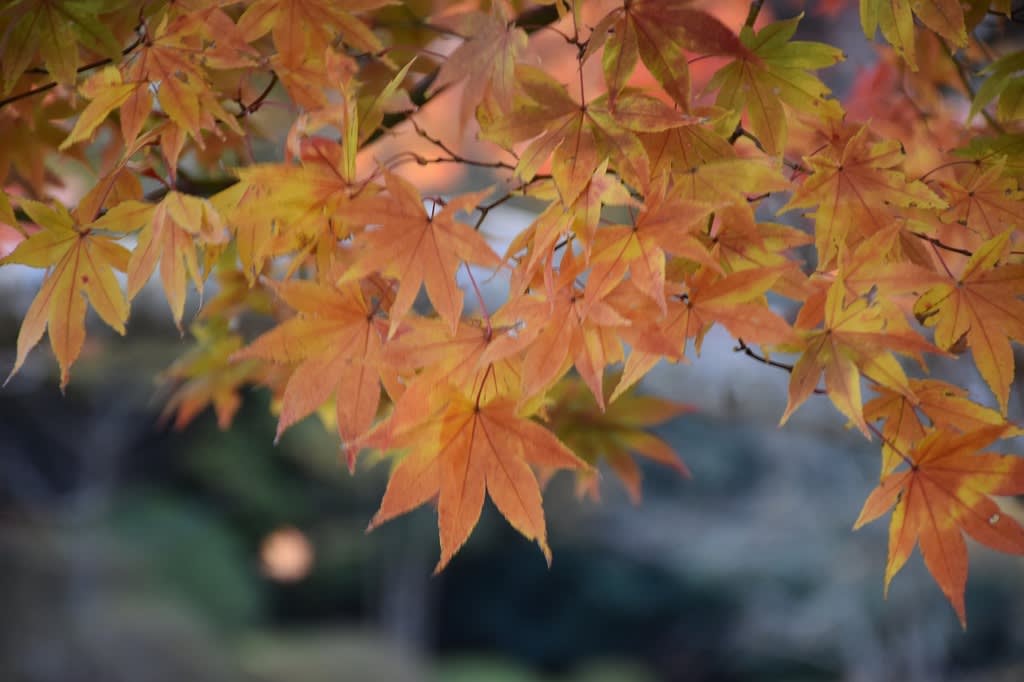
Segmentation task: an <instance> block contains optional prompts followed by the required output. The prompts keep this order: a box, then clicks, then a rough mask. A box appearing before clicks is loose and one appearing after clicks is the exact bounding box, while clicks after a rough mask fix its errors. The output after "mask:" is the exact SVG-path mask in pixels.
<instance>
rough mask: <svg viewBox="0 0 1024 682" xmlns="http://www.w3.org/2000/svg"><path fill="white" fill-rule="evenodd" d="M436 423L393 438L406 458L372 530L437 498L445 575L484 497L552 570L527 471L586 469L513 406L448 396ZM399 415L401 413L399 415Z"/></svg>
mask: <svg viewBox="0 0 1024 682" xmlns="http://www.w3.org/2000/svg"><path fill="white" fill-rule="evenodd" d="M438 388H439V387H436V386H435V393H440V392H445V393H446V394H447V395H446V398H447V402H446V403H445V406H444V408H443V410H442V412H441V413H440V414H439V415H436V416H434V415H431V418H430V420H429V421H426V422H423V423H422V424H421V425H419V427H418V428H407V429H404V430H402V431H401V432H397V433H396V432H394V431H390V432H389V431H387V430H383V431H382V433H389V434H390V437H388V438H386V440H385V443H386V446H387V447H389V448H400V449H407V450H409V452H408V454H407V455H405V457H404V458H403V459H402V460H401V461H400V462H399V463H398V465H397V466H396V467H395V469H394V470H393V471H392V472H391V478H390V479H389V480H388V486H387V489H386V490H385V492H384V498H383V500H381V505H380V509H379V510H378V511H377V513H376V514H375V515H374V517H373V519H372V520H371V521H370V526H369V530H372V529H373V528H375V527H377V526H379V525H380V524H382V523H384V522H385V521H388V520H389V519H392V518H394V517H396V516H399V515H401V514H404V513H406V512H408V511H410V510H412V509H415V508H416V507H419V506H420V505H422V504H424V503H425V502H427V501H429V500H430V499H432V498H433V497H434V496H435V495H436V496H437V497H438V504H437V510H438V526H439V530H440V538H441V558H440V560H439V561H438V563H437V567H436V568H435V572H437V571H440V570H442V569H443V568H444V567H445V566H446V565H447V564H448V562H449V561H450V560H451V558H452V557H453V556H454V555H455V553H456V552H458V551H459V549H460V548H461V547H462V545H463V544H464V543H465V542H466V540H467V539H468V538H469V535H470V533H471V532H472V531H473V528H474V527H475V526H476V524H477V521H478V520H479V518H480V511H481V508H482V507H483V503H484V494H485V492H486V493H487V494H488V495H489V496H490V498H491V500H492V501H493V502H494V504H495V506H496V507H497V508H498V511H499V512H501V514H502V515H503V516H504V517H505V518H506V519H508V522H509V523H510V524H512V527H513V528H515V529H516V530H517V531H519V532H520V533H522V534H523V535H524V536H525V537H526V538H527V539H529V540H534V541H536V542H537V544H538V545H539V546H540V549H541V552H543V553H544V557H545V559H547V561H548V563H549V564H550V563H551V550H550V549H549V547H548V543H547V528H546V525H545V522H544V509H543V507H542V506H541V493H540V487H539V486H538V484H537V477H536V475H535V474H534V472H533V470H532V469H531V468H530V465H531V464H532V465H534V466H541V467H548V468H554V469H579V468H586V467H587V465H586V463H584V462H582V461H581V460H580V459H578V458H577V457H576V455H574V454H573V453H572V451H571V450H569V448H567V447H566V446H565V445H564V444H563V443H562V442H561V441H559V440H558V439H557V438H556V437H555V436H554V435H553V434H552V433H551V432H550V431H548V430H547V429H545V428H544V427H542V426H541V425H539V424H537V423H535V422H533V421H530V420H529V419H524V418H522V417H520V416H519V415H518V413H517V411H516V406H515V402H514V401H513V400H510V399H509V398H506V397H503V398H497V399H495V400H492V401H490V402H487V403H482V402H481V401H479V400H471V399H469V398H467V397H466V396H465V395H464V394H463V393H461V392H457V391H454V390H451V389H448V390H447V391H445V390H444V389H443V388H441V390H440V391H439V390H438ZM396 409H397V408H396Z"/></svg>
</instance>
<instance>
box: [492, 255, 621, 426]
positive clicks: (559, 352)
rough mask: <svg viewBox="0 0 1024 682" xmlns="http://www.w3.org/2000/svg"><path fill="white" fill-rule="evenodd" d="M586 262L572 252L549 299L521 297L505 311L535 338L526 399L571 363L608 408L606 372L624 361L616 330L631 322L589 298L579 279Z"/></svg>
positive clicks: (526, 364) (525, 363)
mask: <svg viewBox="0 0 1024 682" xmlns="http://www.w3.org/2000/svg"><path fill="white" fill-rule="evenodd" d="M582 268H583V263H582V262H581V261H577V260H576V256H575V254H573V253H572V250H571V249H568V250H567V251H566V252H565V255H564V256H563V257H562V262H561V263H560V266H559V270H558V273H557V275H556V276H555V278H554V281H553V282H552V283H551V286H550V287H549V288H548V291H547V292H546V293H545V295H527V296H520V297H518V298H516V299H513V300H512V301H510V302H509V303H508V304H507V306H506V307H505V308H504V309H503V310H504V313H505V316H506V319H508V320H514V321H516V322H517V323H518V324H519V325H521V326H522V327H523V328H524V329H523V331H520V332H519V334H520V335H522V334H523V333H526V334H529V335H530V338H531V339H532V341H531V344H530V347H529V348H528V349H527V351H526V356H525V358H524V360H523V396H524V397H525V398H531V397H534V396H536V395H538V394H539V393H541V392H543V391H545V390H546V389H548V388H550V387H551V385H552V384H554V382H555V381H557V380H558V379H559V378H560V377H561V376H562V375H563V374H565V373H566V372H568V371H569V368H570V367H571V366H573V365H575V366H576V371H577V372H579V374H580V376H581V377H582V378H583V380H584V381H585V382H586V384H587V386H589V387H590V390H591V392H592V393H593V394H594V397H595V399H596V400H597V401H598V405H600V406H601V407H603V406H604V395H603V391H602V388H601V386H602V376H603V373H604V368H605V367H606V366H608V365H610V364H614V363H616V362H619V361H621V360H622V359H623V351H622V342H621V341H620V339H619V335H618V332H619V331H621V329H622V328H624V327H628V326H629V325H630V321H629V320H628V319H627V318H626V317H624V316H623V315H622V314H621V313H620V312H619V311H618V310H617V309H616V308H615V307H614V306H612V305H610V304H609V303H608V302H606V301H604V300H601V299H594V298H589V297H587V295H586V293H585V290H584V289H583V287H581V286H579V285H578V283H577V282H576V278H577V277H578V276H579V274H580V273H581V272H582Z"/></svg>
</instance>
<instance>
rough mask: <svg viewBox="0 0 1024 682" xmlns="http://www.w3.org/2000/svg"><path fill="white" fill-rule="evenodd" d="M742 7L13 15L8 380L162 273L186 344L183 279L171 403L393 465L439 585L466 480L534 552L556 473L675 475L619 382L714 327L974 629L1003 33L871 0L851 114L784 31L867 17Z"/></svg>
mask: <svg viewBox="0 0 1024 682" xmlns="http://www.w3.org/2000/svg"><path fill="white" fill-rule="evenodd" d="M762 4H763V3H762V1H761V0H755V1H754V2H750V3H747V2H702V1H701V0H585V1H583V0H575V1H573V0H548V1H547V2H526V1H509V0H493V1H492V2H470V1H467V2H444V1H442V0H408V1H406V2H399V1H397V0H344V1H341V2H339V1H338V0H148V1H146V2H138V3H136V2H125V1H124V0H4V1H3V2H0V139H2V142H0V181H2V184H0V187H2V189H3V191H2V192H0V223H4V224H5V225H4V226H2V227H0V230H5V231H4V232H0V236H2V237H3V240H4V242H3V244H5V245H6V246H4V247H3V251H2V253H3V255H4V257H3V259H2V260H0V266H3V268H5V269H6V268H15V267H25V266H27V267H28V268H37V269H39V270H41V271H42V273H43V275H42V279H41V285H40V287H39V290H38V293H37V294H36V295H35V298H34V300H32V302H31V305H30V306H29V307H28V309H27V311H26V312H25V313H24V320H23V322H22V325H21V328H20V332H19V334H18V342H17V356H16V359H15V362H14V366H13V368H12V369H11V374H12V375H13V374H16V373H17V372H18V371H19V369H21V368H22V366H23V364H24V363H25V362H26V359H27V358H28V357H29V354H30V352H31V351H32V349H33V348H34V347H36V346H37V345H38V344H39V342H40V340H41V339H42V337H43V336H44V334H46V335H47V336H48V338H49V345H50V347H51V348H52V350H53V355H54V356H55V357H56V362H57V366H58V367H59V373H60V384H61V386H64V385H65V384H66V383H67V382H68V381H69V380H70V378H71V373H72V368H73V367H74V364H75V362H76V360H77V359H78V358H79V355H80V353H81V351H82V348H83V343H84V342H85V340H86V327H87V325H86V321H87V319H88V318H90V316H91V315H90V313H89V309H90V308H91V309H92V311H93V312H94V313H95V316H96V317H98V318H99V320H101V321H102V322H103V323H105V324H106V325H108V326H110V327H111V328H113V329H114V330H116V331H117V332H119V333H121V334H124V333H125V332H126V330H127V327H128V321H129V312H130V307H131V305H132V301H133V299H135V297H136V295H137V294H139V292H140V290H142V288H143V287H144V286H145V285H146V284H147V282H149V281H150V280H151V279H152V278H153V276H154V275H155V274H156V273H157V272H159V284H160V285H161V286H162V290H163V293H164V294H165V296H166V300H167V303H168V306H169V308H170V315H171V317H172V318H173V320H174V322H175V323H176V324H177V325H178V326H179V328H181V326H182V324H184V319H185V317H186V303H187V298H188V296H187V294H188V291H189V290H190V289H195V290H197V291H198V292H204V290H205V292H206V293H205V295H204V296H203V298H202V305H201V307H199V310H198V312H197V313H195V314H194V316H193V315H191V314H189V315H188V317H190V318H191V320H190V322H189V325H190V326H189V329H190V330H191V334H192V335H193V336H194V337H195V344H194V346H193V347H192V348H191V349H190V350H188V352H187V353H186V354H184V355H183V357H182V358H181V359H180V360H179V361H178V362H177V363H175V364H174V365H173V366H172V367H171V368H169V369H168V371H167V372H166V374H165V378H166V379H167V381H168V382H170V384H171V386H172V387H173V392H172V393H171V397H170V400H169V404H168V406H167V410H168V414H169V415H173V416H174V418H175V420H176V422H177V423H178V424H179V425H183V424H185V423H187V422H189V421H190V420H191V419H192V418H193V417H194V416H195V415H197V414H198V413H199V412H201V411H202V410H203V409H205V408H206V407H207V406H212V407H213V408H214V410H215V411H216V414H217V417H218V420H219V423H220V424H221V426H222V427H224V428H226V427H227V426H228V425H229V424H230V422H231V420H232V418H233V415H234V413H235V412H236V410H237V408H238V407H239V404H240V401H241V396H242V395H243V394H244V392H245V391H246V390H248V388H249V387H252V386H262V387H266V388H268V389H269V390H270V391H272V392H273V394H274V396H275V398H276V401H275V404H276V405H277V406H278V407H279V416H278V434H279V435H280V433H281V432H283V431H285V430H286V429H288V428H289V427H290V426H291V425H293V424H295V423H296V422H298V421H300V420H302V419H304V418H306V417H308V416H310V415H312V414H314V413H318V414H320V415H321V418H322V419H324V420H325V422H327V423H328V424H329V425H330V427H331V428H335V429H336V430H337V433H338V436H339V438H340V442H341V447H342V449H343V452H344V454H345V457H346V458H347V461H348V464H349V466H350V467H354V466H355V465H356V463H357V457H359V456H360V455H361V453H362V456H363V457H367V456H368V455H367V454H366V453H373V456H374V457H378V458H384V459H386V460H387V461H390V462H391V476H390V481H389V483H388V486H387V489H386V491H385V492H384V496H383V500H382V502H381V505H380V509H379V511H378V512H377V513H376V515H375V516H374V517H373V519H372V521H371V522H370V526H371V528H372V527H374V526H376V525H379V524H381V523H384V522H387V521H389V520H391V519H393V518H395V517H397V516H399V515H401V514H404V513H405V512H407V511H410V510H412V509H414V508H417V507H419V506H421V505H423V504H425V503H428V502H432V501H433V502H436V505H437V513H438V525H439V529H440V551H441V555H440V561H439V562H438V569H442V568H444V566H445V565H447V564H448V562H449V561H450V560H451V559H452V557H453V556H454V555H455V554H456V553H457V552H458V551H459V549H460V547H462V545H463V544H464V543H465V542H466V540H467V538H468V537H469V536H470V534H471V532H472V530H473V528H474V526H475V525H476V523H477V520H478V518H479V515H480V512H481V508H482V506H483V503H484V499H485V497H489V498H490V499H491V500H492V502H493V503H494V505H495V506H496V507H497V509H498V510H499V511H500V512H501V513H502V514H503V515H504V516H505V518H507V519H508V521H509V523H511V524H512V526H514V527H515V528H516V529H517V530H518V531H519V532H520V533H522V534H523V535H524V536H525V537H526V538H528V539H530V540H533V541H535V542H536V543H537V544H538V545H539V546H540V548H541V550H542V552H543V553H544V554H545V556H547V557H548V558H549V559H550V550H549V547H548V542H547V536H546V526H545V517H544V512H543V509H542V504H541V491H542V487H543V483H544V482H545V481H546V480H547V478H548V477H550V476H551V475H553V473H554V472H555V471H557V470H559V469H568V470H570V471H571V472H573V475H575V477H576V481H577V489H578V490H579V491H580V493H581V494H584V495H589V496H592V497H597V495H598V492H599V486H601V485H609V482H608V481H607V480H600V479H599V477H598V475H597V471H598V469H599V468H602V467H607V468H609V469H611V470H612V471H614V472H615V473H616V474H617V475H618V477H619V478H621V479H622V481H623V482H624V483H625V485H626V487H627V489H628V490H629V492H630V494H631V495H633V496H634V497H639V494H640V474H639V471H640V470H639V468H638V466H637V463H636V461H635V460H634V459H633V458H634V457H635V456H640V457H646V458H650V459H652V460H655V461H657V462H659V463H662V464H665V465H668V466H670V467H674V468H675V469H677V470H679V471H680V472H682V473H686V469H685V467H684V466H683V464H682V463H681V461H680V460H679V459H678V457H677V455H676V454H675V453H674V452H672V450H671V449H670V448H669V447H668V446H667V445H666V444H665V443H664V442H663V441H661V440H660V439H658V438H657V437H655V436H653V435H652V434H650V433H649V431H648V430H647V429H648V427H650V426H652V425H655V424H658V423H660V422H662V421H665V420H667V419H669V418H670V417H672V416H675V415H677V414H679V413H681V412H684V411H686V409H687V408H685V407H684V406H680V405H676V404H674V403H671V402H668V401H665V400H661V399H656V398H651V397H643V396H640V395H637V394H635V393H634V388H635V387H636V385H637V382H638V381H640V380H641V379H642V378H643V377H644V375H645V374H647V373H648V372H650V371H651V370H652V369H653V368H654V367H655V366H656V365H657V364H658V363H659V362H660V361H662V360H667V361H669V362H691V361H696V359H697V357H698V356H699V355H700V350H701V344H702V342H703V341H704V339H705V335H706V334H707V332H708V331H709V329H711V328H712V327H714V326H716V325H720V326H721V327H723V328H724V329H725V331H727V332H728V334H730V335H731V336H732V337H733V338H734V340H735V341H734V345H735V350H736V351H737V352H739V353H743V354H745V355H746V356H749V358H750V361H751V362H762V363H768V364H771V365H774V366H775V367H778V368H779V370H780V371H788V372H789V374H790V379H789V394H788V404H787V405H786V408H785V411H784V413H782V414H781V415H780V416H781V422H782V423H785V422H786V421H787V419H789V418H790V416H791V415H792V414H793V413H794V412H795V411H797V410H799V409H800V407H801V405H803V404H804V403H805V401H807V400H809V399H812V394H815V393H818V394H822V397H820V398H813V399H816V400H830V401H831V402H832V404H833V405H834V406H835V408H836V410H837V411H838V413H839V415H840V416H841V419H842V420H844V421H845V422H847V423H848V425H849V426H850V427H851V428H853V429H856V430H859V431H860V432H861V433H863V435H864V437H865V438H867V439H869V440H871V441H872V442H874V443H876V444H877V445H878V447H879V451H880V481H879V484H878V487H877V488H876V489H875V490H874V491H873V492H871V493H870V495H869V497H868V498H867V501H866V502H865V504H864V508H863V511H862V512H861V515H860V517H859V518H858V519H857V520H856V524H855V527H859V526H860V525H862V524H865V523H868V522H870V521H873V520H874V519H877V518H879V517H881V516H883V515H886V514H890V513H891V518H890V541H889V560H888V565H887V566H886V569H885V583H886V585H888V583H889V581H890V580H891V579H892V577H893V575H894V574H895V573H897V572H898V571H899V570H900V568H901V567H902V566H903V565H904V563H905V562H906V561H907V559H908V557H909V556H910V554H911V553H912V552H913V550H914V548H915V546H916V547H919V548H920V551H921V553H922V555H923V557H924V561H925V564H926V565H927V567H928V569H929V570H930V572H931V573H932V575H933V576H934V577H935V580H936V581H937V583H938V584H939V586H940V587H941V589H942V591H943V592H944V593H945V595H946V597H947V598H948V599H949V600H950V602H951V603H952V605H953V607H954V609H955V610H956V612H957V614H958V615H959V617H960V620H961V622H965V619H966V616H965V606H964V589H965V584H966V580H967V569H968V559H967V546H966V544H965V538H964V533H965V532H966V534H967V535H969V536H970V537H972V538H973V539H975V540H977V541H979V542H982V543H984V544H986V545H989V546H991V547H994V548H996V549H999V550H1002V551H1005V552H1010V553H1014V554H1024V528H1022V527H1021V525H1020V524H1019V523H1018V522H1017V521H1016V520H1014V518H1013V517H1012V516H1011V515H1010V514H1007V513H1003V511H1001V508H1000V507H999V506H998V504H997V502H996V501H995V500H994V499H993V497H992V496H1001V495H1020V494H1024V459H1022V458H1021V457H1019V456H1015V455H1012V454H1009V455H1008V454H998V453H997V452H992V451H990V448H995V450H997V451H998V450H1000V449H1002V450H1004V451H1005V450H1007V447H1006V446H1007V445H1008V444H1004V447H1002V448H1000V445H999V442H1000V441H1001V440H1004V439H1007V438H1011V437H1015V436H1017V435H1019V434H1020V433H1021V431H1020V430H1019V429H1018V428H1017V427H1016V426H1015V425H1014V424H1013V423H1012V422H1011V421H1009V420H1008V417H1007V415H1008V414H1009V410H1010V408H1011V407H1012V406H1013V404H1012V403H1013V401H1011V387H1012V385H1013V383H1014V377H1015V366H1014V348H1013V342H1015V341H1016V342H1021V341H1024V300H1022V298H1021V297H1022V296H1024V191H1022V189H1021V179H1022V178H1024V51H1022V49H1021V42H1020V40H1019V38H1020V35H1021V31H1020V30H1019V29H1020V27H1021V26H1020V25H1021V23H1022V22H1024V17H1022V15H1021V14H1020V13H1019V12H1018V13H1016V14H1014V12H1013V9H1012V7H1011V3H1010V2H1009V0H1002V1H1000V0H996V1H994V2H991V3H990V2H989V0H966V1H961V0H938V1H936V2H910V0H891V1H890V0H885V1H883V0H860V2H859V12H860V20H861V25H862V28H863V37H864V39H865V40H867V41H872V43H873V45H874V47H873V49H874V50H875V51H876V53H877V59H876V60H875V61H874V63H873V65H871V66H869V67H865V68H864V69H862V70H861V71H860V73H859V74H858V75H857V77H856V80H855V82H854V84H853V86H852V88H851V91H850V93H849V96H848V97H846V98H844V100H843V101H840V100H839V99H836V98H835V97H834V96H833V95H832V93H831V92H830V89H829V88H828V87H826V85H825V83H824V82H823V80H822V78H823V77H824V78H826V80H827V73H828V70H829V69H830V67H833V66H835V65H837V64H839V63H840V62H842V61H843V60H844V58H845V56H844V54H843V53H842V51H841V50H839V49H838V48H836V47H834V46H831V45H828V44H825V43H822V42H816V41H814V40H808V39H798V38H797V37H796V36H797V34H798V32H800V31H801V29H802V24H801V22H807V21H808V20H809V19H813V20H814V21H816V22H818V25H821V23H820V22H822V21H823V19H822V18H821V16H820V14H821V13H822V12H838V11H842V10H844V9H846V5H854V4H856V3H853V2H841V1H839V2H837V1H833V2H821V3H806V5H807V6H806V7H804V6H803V3H800V2H789V3H788V4H787V3H776V4H772V5H770V6H768V5H766V6H765V7H762ZM787 7H788V8H789V9H791V12H790V14H789V15H788V16H787V15H785V14H784V13H783V12H784V10H785V9H786V8H787ZM803 11H806V12H808V13H809V15H814V16H809V17H805V16H804V14H803V13H802V12H803ZM853 11H854V14H855V12H856V10H853ZM771 14H774V15H775V16H770V15H771ZM800 35H802V36H805V37H806V38H813V37H814V36H813V35H810V34H806V33H801V34H800ZM1015 35H1016V39H1017V42H1016V43H1014V36H1015ZM875 41H877V42H875ZM257 159H259V160H257ZM465 171H472V173H466V172H465ZM460 174H461V175H460ZM460 177H461V178H462V179H463V180H465V182H461V183H458V182H456V181H458V180H459V179H460ZM453 187H469V188H470V189H469V190H467V191H464V192H461V193H459V192H456V193H453V192H452V188H453ZM503 204H510V205H511V204H517V205H519V206H523V207H526V208H528V209H529V210H531V211H533V216H534V217H533V219H532V222H530V223H529V225H528V226H527V227H525V229H522V230H521V231H518V232H517V231H516V230H509V228H508V226H507V225H504V224H503V223H502V220H501V219H500V217H498V216H500V212H499V211H498V210H496V209H498V207H499V206H502V205H503ZM517 229H518V228H517ZM118 273H123V276H121V275H119V274H118ZM495 282H498V283H501V285H502V287H503V290H504V297H503V298H502V300H501V301H498V302H497V303H496V302H495V300H494V299H493V297H492V298H491V299H490V300H488V297H487V296H485V295H484V293H482V292H483V290H484V289H486V288H488V287H493V285H494V284H495ZM253 330H255V331H253ZM260 330H262V333H260ZM940 358H941V359H942V360H943V363H944V365H945V366H947V367H948V366H949V363H950V362H951V361H953V360H954V359H956V362H958V363H960V364H964V365H967V366H973V367H974V368H976V369H977V372H978V374H979V375H980V377H981V378H982V379H983V380H984V383H983V384H979V387H981V386H984V387H986V390H975V391H973V392H970V393H969V392H968V390H967V389H966V388H964V387H961V386H957V385H954V384H952V383H948V382H947V381H944V380H943V379H941V378H939V377H938V376H934V375H930V374H929V368H930V365H934V363H935V360H936V359H940ZM1016 407H1018V408H1019V407H1020V406H1019V405H1017V406H1016Z"/></svg>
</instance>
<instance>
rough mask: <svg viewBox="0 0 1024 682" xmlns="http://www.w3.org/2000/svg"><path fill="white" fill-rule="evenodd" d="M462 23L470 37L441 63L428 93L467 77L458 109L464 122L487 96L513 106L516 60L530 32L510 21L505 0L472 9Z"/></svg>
mask: <svg viewBox="0 0 1024 682" xmlns="http://www.w3.org/2000/svg"><path fill="white" fill-rule="evenodd" d="M460 24H461V25H460V26H459V28H460V30H461V32H462V33H463V34H464V35H466V36H469V37H468V38H467V39H466V41H465V42H464V43H462V44H461V45H459V47H457V48H456V49H455V51H454V52H452V53H451V54H450V55H449V56H448V58H447V59H446V60H445V62H444V64H442V65H441V70H440V71H439V72H438V74H437V79H436V80H435V81H434V83H433V84H432V85H431V86H430V89H429V90H428V94H434V93H436V92H438V91H439V90H441V89H442V88H445V87H447V86H449V85H451V84H452V83H456V82H458V81H461V80H463V79H466V84H465V86H464V89H463V91H462V106H461V108H460V110H459V111H460V113H459V122H460V123H462V124H465V122H466V121H468V120H469V118H470V117H471V116H472V114H473V110H474V109H475V108H476V106H477V104H479V103H480V102H481V101H482V100H483V99H484V98H485V97H487V96H492V97H494V99H495V101H496V103H497V104H498V106H499V107H500V108H501V109H503V110H505V111H508V110H510V109H511V108H512V104H513V96H514V91H515V90H514V89H515V83H516V81H515V66H516V61H517V60H518V59H519V58H520V57H521V56H522V54H523V52H524V51H525V50H526V46H527V36H526V31H524V30H523V29H521V28H519V27H517V26H516V25H515V24H513V23H512V22H511V21H509V18H508V15H507V13H506V10H505V4H504V3H503V2H494V3H491V11H490V12H473V13H472V14H470V15H469V16H467V17H464V18H463V20H462V21H461V22H460Z"/></svg>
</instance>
